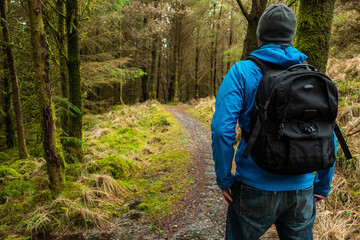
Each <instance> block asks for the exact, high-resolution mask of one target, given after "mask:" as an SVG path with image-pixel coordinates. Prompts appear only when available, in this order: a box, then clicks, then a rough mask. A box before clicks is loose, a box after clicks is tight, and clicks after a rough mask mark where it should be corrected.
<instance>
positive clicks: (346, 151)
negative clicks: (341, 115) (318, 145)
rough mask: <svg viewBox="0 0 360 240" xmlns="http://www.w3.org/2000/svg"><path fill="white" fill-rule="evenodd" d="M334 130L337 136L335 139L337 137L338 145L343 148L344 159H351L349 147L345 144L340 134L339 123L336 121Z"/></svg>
mask: <svg viewBox="0 0 360 240" xmlns="http://www.w3.org/2000/svg"><path fill="white" fill-rule="evenodd" d="M334 131H335V134H336V137H337V139H338V141H339V143H340V146H341V148H342V150H343V152H344V154H345V157H346V159H352V156H351V152H350V150H349V147H348V145H347V144H346V142H345V139H344V136H343V135H342V133H341V131H340V128H339V125H338V124H337V123H335V128H334Z"/></svg>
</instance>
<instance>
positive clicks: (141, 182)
mask: <svg viewBox="0 0 360 240" xmlns="http://www.w3.org/2000/svg"><path fill="white" fill-rule="evenodd" d="M184 133H185V131H184V130H183V129H182V128H181V126H180V125H179V124H177V123H176V120H175V119H174V117H173V116H172V115H171V114H169V113H168V112H167V111H166V110H165V109H164V108H163V107H162V106H161V105H160V104H158V103H156V102H153V103H144V104H141V105H136V106H125V105H124V106H115V107H113V109H112V111H109V112H107V113H104V114H99V115H92V114H87V115H85V117H84V142H85V151H86V152H85V157H84V160H83V162H77V163H74V164H68V165H67V167H66V169H65V177H66V181H65V183H64V188H63V190H62V192H61V193H60V194H59V195H58V196H56V197H55V198H53V196H52V194H51V192H50V190H49V189H48V184H49V180H48V176H47V172H46V164H45V160H44V159H43V158H39V157H31V158H28V159H25V160H18V159H16V158H15V157H14V156H15V155H16V154H14V153H13V151H14V150H9V151H5V152H1V154H0V158H1V160H2V163H1V165H0V238H1V239H5V238H6V237H9V238H10V239H13V238H15V237H19V238H20V237H24V239H26V238H27V237H31V236H35V235H39V234H40V235H41V234H45V233H47V232H65V231H75V230H76V231H77V230H87V229H93V228H99V229H107V228H108V227H109V226H110V225H111V224H112V222H113V221H114V219H115V218H117V217H120V216H122V215H123V214H125V213H126V212H127V211H128V210H129V209H128V207H127V204H126V202H127V201H130V200H131V199H135V198H136V199H141V200H140V204H139V205H138V210H140V211H143V212H144V214H145V215H146V216H147V217H148V218H150V219H152V220H154V219H161V218H162V217H164V216H166V215H168V214H170V212H171V209H172V208H171V206H173V205H174V204H176V202H177V201H179V200H180V199H181V198H182V197H183V196H184V194H185V193H186V191H187V189H188V186H189V184H190V183H191V180H190V179H188V178H187V177H186V176H185V175H186V173H187V171H186V169H187V167H188V166H189V164H190V161H189V158H188V153H187V152H186V150H185V145H186V137H185V136H184V135H183V134H184Z"/></svg>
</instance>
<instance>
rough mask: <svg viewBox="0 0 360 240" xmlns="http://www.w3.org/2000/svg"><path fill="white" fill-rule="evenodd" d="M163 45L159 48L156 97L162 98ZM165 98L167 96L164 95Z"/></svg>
mask: <svg viewBox="0 0 360 240" xmlns="http://www.w3.org/2000/svg"><path fill="white" fill-rule="evenodd" d="M160 53H161V47H160V48H159V54H158V55H159V56H158V59H159V60H158V67H157V68H158V74H157V78H156V81H157V83H156V99H159V98H160V84H161V55H160ZM163 98H164V99H165V96H164V97H163Z"/></svg>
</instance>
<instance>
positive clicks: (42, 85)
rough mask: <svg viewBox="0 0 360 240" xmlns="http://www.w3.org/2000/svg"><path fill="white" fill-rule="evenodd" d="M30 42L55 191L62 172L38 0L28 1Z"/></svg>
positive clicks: (51, 186) (45, 143)
mask: <svg viewBox="0 0 360 240" xmlns="http://www.w3.org/2000/svg"><path fill="white" fill-rule="evenodd" d="M28 5H29V15H30V29H31V43H32V47H33V52H32V55H33V61H34V65H35V73H36V78H37V79H36V83H37V87H38V97H39V98H38V99H39V101H38V103H37V104H38V105H39V108H40V109H41V112H42V116H41V123H42V133H43V146H44V152H45V159H46V165H47V171H48V174H49V178H50V189H51V190H52V191H54V192H59V190H60V189H61V188H62V185H63V175H62V170H61V164H60V159H59V158H58V156H57V154H56V132H55V130H56V129H55V124H54V112H53V107H52V100H51V86H50V79H49V58H48V54H47V52H46V38H45V32H44V26H43V21H42V6H41V2H40V1H39V0H28Z"/></svg>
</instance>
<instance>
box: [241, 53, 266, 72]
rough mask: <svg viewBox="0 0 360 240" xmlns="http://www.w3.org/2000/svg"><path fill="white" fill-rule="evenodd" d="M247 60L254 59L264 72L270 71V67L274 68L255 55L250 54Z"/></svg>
mask: <svg viewBox="0 0 360 240" xmlns="http://www.w3.org/2000/svg"><path fill="white" fill-rule="evenodd" d="M246 60H251V61H253V62H254V63H255V64H256V65H257V66H258V67H259V68H260V69H261V70H262V71H263V73H266V72H267V71H269V70H270V69H272V67H271V66H269V64H267V63H265V62H263V61H261V60H260V59H258V58H257V57H255V56H252V55H250V56H249V57H247V58H246Z"/></svg>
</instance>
